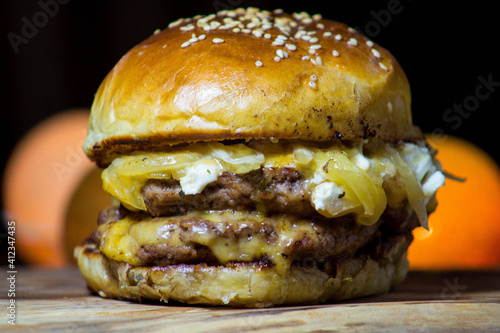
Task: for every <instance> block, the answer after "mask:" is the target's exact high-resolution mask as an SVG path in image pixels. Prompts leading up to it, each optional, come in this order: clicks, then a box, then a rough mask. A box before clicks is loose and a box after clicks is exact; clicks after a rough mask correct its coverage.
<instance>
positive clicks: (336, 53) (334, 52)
mask: <svg viewBox="0 0 500 333" xmlns="http://www.w3.org/2000/svg"><path fill="white" fill-rule="evenodd" d="M332 54H333V56H334V57H338V56H339V55H340V54H339V52H338V51H337V50H333V51H332Z"/></svg>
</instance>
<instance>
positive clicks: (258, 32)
mask: <svg viewBox="0 0 500 333" xmlns="http://www.w3.org/2000/svg"><path fill="white" fill-rule="evenodd" d="M252 34H253V35H254V36H255V37H262V35H263V34H264V31H262V30H257V29H256V30H252Z"/></svg>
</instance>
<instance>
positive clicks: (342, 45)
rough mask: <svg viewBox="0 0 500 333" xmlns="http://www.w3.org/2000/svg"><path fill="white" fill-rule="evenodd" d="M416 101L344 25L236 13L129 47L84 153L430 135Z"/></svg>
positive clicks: (93, 120) (103, 155) (99, 100)
mask: <svg viewBox="0 0 500 333" xmlns="http://www.w3.org/2000/svg"><path fill="white" fill-rule="evenodd" d="M231 20H232V23H231ZM235 20H238V21H239V23H238V22H236V23H235V22H234V21H235ZM252 20H253V21H252ZM214 22H219V23H214ZM252 22H253V24H252ZM266 22H270V23H269V26H271V27H269V26H268V25H267V24H268V23H266ZM207 26H208V27H207ZM245 29H248V30H245ZM302 30H303V31H304V33H302V34H301V33H300V32H299V31H302ZM259 31H260V32H259ZM308 32H309V34H308ZM297 33H299V34H297ZM193 34H194V36H195V37H196V38H198V40H197V41H194V40H192V42H191V43H190V44H189V45H188V44H186V42H188V41H189V40H190V39H191V38H193ZM266 34H270V35H266ZM201 35H204V36H205V38H204V39H202V40H200V39H199V37H200V36H201ZM279 35H282V36H285V37H286V38H287V39H286V40H285V41H284V42H283V45H273V44H281V42H279V41H276V40H277V39H278V40H279V37H278V36H279ZM305 36H308V37H305ZM337 36H340V37H337ZM266 37H269V38H266ZM217 38H219V39H221V40H223V42H222V43H216V42H217ZM314 38H317V40H314ZM339 38H341V39H340V40H338V39H339ZM214 39H215V40H214ZM291 45H293V46H291ZM315 45H316V46H315ZM311 46H312V48H311ZM315 48H316V49H315ZM279 50H281V51H279ZM282 51H284V52H286V54H284V53H282ZM337 52H338V56H337ZM334 53H335V55H334ZM282 57H283V58H282ZM303 57H306V58H304V59H305V60H303ZM307 57H309V59H307ZM318 57H319V58H318ZM275 58H276V60H279V61H276V60H275ZM260 64H262V66H258V65H260ZM313 75H315V77H314V76H313ZM311 76H313V77H312V78H311ZM314 80H315V81H314ZM310 82H313V83H310ZM314 85H315V87H314ZM410 99H411V98H410V88H409V84H408V81H407V78H406V76H405V74H404V72H403V70H402V69H401V67H400V65H399V64H398V63H397V61H396V60H395V59H394V57H393V56H392V55H391V54H390V53H389V52H388V51H386V50H385V49H383V48H382V47H380V46H378V45H374V44H372V43H371V42H370V41H368V40H367V39H366V38H365V37H363V36H362V35H360V34H359V33H358V32H355V31H354V30H352V29H350V28H348V27H347V26H346V25H345V24H342V23H338V22H334V21H330V20H326V19H321V18H319V17H316V16H315V17H309V16H307V15H306V14H295V15H288V14H277V15H274V14H271V13H269V12H266V11H258V10H256V9H252V8H250V9H248V10H246V11H244V10H242V9H239V10H236V11H231V12H224V13H219V14H218V16H217V17H215V18H211V19H210V17H208V18H207V17H200V18H196V19H187V20H183V21H179V22H176V23H174V24H173V25H172V26H171V27H170V28H167V29H165V30H163V31H161V32H159V33H157V34H154V35H152V36H151V37H150V38H148V39H147V40H145V41H144V42H142V43H141V44H139V45H137V46H136V47H134V48H133V49H131V50H130V51H129V52H128V53H127V54H126V55H125V56H124V57H123V58H122V59H121V60H120V61H119V62H118V63H117V65H116V66H115V67H114V68H113V70H112V71H111V72H110V73H109V74H108V76H107V77H106V78H105V80H104V81H103V83H102V84H101V86H100V87H99V89H98V91H97V94H96V97H95V100H94V103H93V105H92V112H91V116H90V121H89V132H88V137H87V140H86V141H85V144H84V150H85V152H86V153H87V154H88V155H89V156H90V157H91V158H92V159H94V160H96V161H97V163H98V164H100V165H102V166H105V165H107V164H109V162H110V161H111V160H112V159H113V158H114V157H115V156H116V155H119V154H123V153H127V152H130V151H132V150H137V149H140V150H142V149H148V150H149V149H155V148H156V149H161V148H164V147H167V146H169V145H173V144H177V143H181V142H195V141H206V140H225V139H271V138H276V139H302V140H315V141H321V140H331V139H335V138H341V139H356V138H361V137H375V138H380V139H383V140H388V141H396V140H413V139H421V138H422V134H421V132H420V131H419V129H418V128H416V127H414V126H413V125H412V120H411V111H410V103H411V100H410Z"/></svg>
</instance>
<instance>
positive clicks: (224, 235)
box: [93, 204, 418, 266]
mask: <svg viewBox="0 0 500 333" xmlns="http://www.w3.org/2000/svg"><path fill="white" fill-rule="evenodd" d="M220 214H222V215H221V216H220V218H215V219H208V218H206V217H203V216H198V215H193V214H187V215H184V216H175V217H150V216H149V217H147V216H146V214H144V213H132V212H129V211H128V210H126V209H124V208H123V207H121V208H118V207H110V208H108V209H105V210H103V211H102V213H101V216H100V223H101V224H100V226H99V228H98V229H97V231H96V232H95V233H94V235H93V241H94V242H95V243H97V244H98V245H99V248H101V250H102V249H103V248H110V247H109V244H107V242H109V240H110V239H113V237H115V236H113V234H114V233H118V234H119V237H120V238H123V237H127V240H126V244H127V246H126V249H125V250H126V251H130V255H129V256H127V257H128V258H133V260H134V261H133V262H131V264H133V265H135V266H137V265H160V266H165V265H175V264H197V263H206V264H209V265H219V264H228V263H229V262H240V261H246V262H264V263H269V264H276V263H277V262H278V259H279V260H283V259H285V260H287V261H288V262H289V263H290V264H292V263H294V262H295V263H296V262H307V261H308V260H312V261H313V262H318V263H324V262H329V261H332V260H334V261H338V260H341V259H342V258H351V257H355V256H360V255H368V256H370V257H371V258H372V259H377V260H383V257H384V253H386V252H387V251H388V250H389V249H390V248H391V246H392V245H393V244H394V242H400V241H401V240H402V239H405V240H407V241H408V244H409V243H410V241H411V239H412V236H411V230H412V229H413V228H414V227H416V226H417V225H418V220H417V218H416V215H415V214H414V212H413V211H412V209H411V208H410V207H409V205H408V204H407V205H406V206H405V207H404V208H402V209H390V208H388V209H386V211H385V212H384V214H383V215H382V217H381V219H380V221H379V222H378V223H376V224H374V225H372V226H363V225H360V224H358V223H357V222H356V220H355V217H354V216H353V215H350V214H349V215H346V216H342V217H338V218H335V219H328V218H324V217H318V218H313V219H299V218H295V217H290V216H284V215H276V216H273V217H255V215H253V214H242V213H240V214H236V215H234V212H226V214H228V215H223V214H224V213H220ZM227 216H232V217H231V218H228V219H226V217H227ZM125 218H127V219H126V220H127V221H129V222H128V224H126V227H125V228H124V227H123V226H122V227H120V228H119V229H118V230H119V231H118V232H116V231H113V230H114V229H113V228H114V225H115V224H118V223H123V222H122V220H123V219H125ZM145 228H148V229H145ZM124 230H126V231H125V232H124ZM151 234H154V236H153V237H147V238H145V237H144V235H151ZM252 242H253V243H252ZM116 247H117V246H112V247H111V248H116ZM118 247H119V246H118ZM121 248H122V249H124V248H125V246H124V247H121ZM221 249H222V252H221ZM249 249H250V250H249ZM238 251H240V252H238ZM278 257H279V258H278ZM110 259H115V258H113V257H112V256H111V258H110ZM115 260H116V259H115Z"/></svg>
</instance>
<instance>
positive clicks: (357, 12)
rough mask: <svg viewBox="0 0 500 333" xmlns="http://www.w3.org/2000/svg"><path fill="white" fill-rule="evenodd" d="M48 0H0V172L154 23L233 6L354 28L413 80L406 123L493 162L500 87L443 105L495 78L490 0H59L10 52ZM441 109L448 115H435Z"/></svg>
mask: <svg viewBox="0 0 500 333" xmlns="http://www.w3.org/2000/svg"><path fill="white" fill-rule="evenodd" d="M55 1H56V0H41V1H20V0H7V1H6V0H3V1H2V7H3V10H2V11H1V14H0V15H1V16H3V17H0V24H1V29H2V30H1V31H2V33H1V37H0V38H1V40H2V43H1V47H2V57H1V62H0V68H1V70H0V73H1V76H0V80H1V84H2V85H1V87H2V89H0V112H1V116H0V119H1V121H0V124H1V129H2V141H1V145H0V146H1V155H0V156H1V160H0V172H2V174H3V170H4V165H5V163H6V161H7V158H8V156H9V154H10V153H11V151H12V149H13V147H14V146H15V144H16V143H17V142H18V141H19V140H20V139H21V138H22V136H23V135H24V134H25V133H26V132H27V131H28V130H29V129H31V128H32V127H33V126H34V125H35V124H37V123H38V122H40V121H41V120H43V119H46V118H47V117H49V116H50V115H52V114H55V113H57V112H60V111H63V110H66V109H70V108H78V107H84V108H89V107H90V105H91V103H92V99H93V96H94V93H95V91H96V90H97V87H98V86H99V84H100V82H101V81H102V79H103V78H104V76H105V75H106V74H107V72H108V71H109V70H110V69H111V68H112V67H113V65H114V64H115V63H116V62H117V61H118V60H119V59H120V57H121V56H122V55H123V54H125V53H126V52H127V51H128V50H129V49H130V48H131V47H133V46H134V45H135V44H137V43H139V42H141V41H142V40H143V39H145V38H146V37H148V36H149V35H151V34H152V33H153V31H154V30H156V29H157V28H165V27H166V26H167V25H168V23H170V22H172V21H174V20H176V19H178V18H180V17H192V16H194V15H196V14H210V13H213V12H216V11H217V10H220V9H224V8H227V9H231V8H236V7H240V6H242V7H247V6H257V7H259V8H261V9H269V10H273V9H275V8H282V9H284V10H285V11H287V12H299V11H306V12H308V13H310V14H311V15H312V14H315V13H321V14H322V15H323V17H324V18H328V19H334V20H338V21H343V22H345V23H347V24H349V25H350V26H352V27H356V28H358V30H360V31H362V32H364V33H365V34H367V35H369V36H370V37H371V38H372V39H373V40H374V41H375V42H377V43H378V44H380V45H382V46H383V47H385V48H387V49H389V50H390V51H391V52H392V53H393V55H394V56H395V57H396V58H397V59H398V61H399V62H400V64H401V65H402V67H403V69H404V70H405V72H406V74H407V76H408V78H409V81H410V84H411V87H412V96H413V114H414V122H415V123H416V124H417V125H419V126H420V127H421V128H422V129H423V131H424V132H432V131H434V130H435V129H441V130H443V131H444V132H445V133H447V134H452V135H456V136H459V137H462V138H465V139H467V140H470V141H472V142H473V143H475V144H477V145H478V146H480V147H482V148H483V149H485V150H486V151H487V152H488V153H489V154H490V155H492V156H493V158H494V159H495V160H496V161H497V162H499V161H500V154H499V149H498V148H497V144H498V141H499V140H498V133H499V132H500V128H499V126H498V124H499V118H498V115H497V113H498V114H500V109H499V108H498V106H499V103H498V101H499V96H500V87H491V89H495V90H496V91H491V92H490V96H489V97H488V98H486V99H484V100H482V101H480V102H479V104H478V105H476V106H474V111H473V112H470V113H468V114H466V115H465V116H459V115H457V114H453V113H449V112H450V111H447V110H449V109H453V108H454V105H459V104H463V103H464V101H469V102H470V101H473V100H474V97H473V96H474V95H475V93H476V88H477V87H478V85H479V84H480V81H479V79H478V77H480V76H481V77H483V78H485V79H488V77H490V80H492V81H495V82H499V85H500V71H499V66H498V59H499V51H498V49H499V45H498V32H499V30H500V29H499V23H498V14H497V11H496V7H493V6H494V2H486V1H474V2H453V5H444V4H439V5H437V4H436V2H431V1H427V2H425V1H411V0H400V1H396V0H386V1H365V2H361V1H358V2H354V1H352V2H350V1H328V2H326V1H325V2H321V1H301V2H298V1H270V0H268V1H250V0H215V1H213V0H208V1H190V0H182V1H181V0H175V1H159V0H149V1H128V0H122V1H107V0H104V1H103V0H101V1H78V0H72V1H68V0H64V1H63V0H59V2H57V4H58V5H57V13H54V12H55V11H56V9H55V7H54V6H52V7H51V9H50V10H52V11H53V13H52V14H53V15H50V17H49V16H48V15H47V17H48V20H46V22H43V20H42V22H41V23H43V24H41V26H40V27H39V28H37V29H38V31H37V32H36V34H35V33H33V32H32V33H33V34H34V36H31V37H30V38H26V40H24V41H25V42H26V43H21V44H19V45H18V46H17V48H18V50H17V52H16V50H15V47H14V46H13V45H12V42H11V41H10V40H9V36H11V38H12V36H13V34H16V35H17V36H20V37H23V26H24V25H25V24H26V23H25V22H26V21H29V22H31V23H33V22H34V20H35V19H37V18H38V19H40V17H41V16H40V14H39V13H38V12H40V11H43V10H44V9H43V6H44V5H43V4H47V6H48V4H49V3H55ZM391 11H392V13H391ZM37 13H38V14H37ZM37 15H38V16H37ZM9 34H10V35H9ZM481 92H483V93H486V92H487V90H484V89H483V90H481ZM447 112H448V113H447ZM446 114H448V115H449V116H453V117H455V118H453V119H454V120H450V119H447V118H446V119H445V118H443V116H444V115H446ZM466 116H467V118H465V117H466ZM457 117H458V119H457ZM458 120H460V121H461V123H460V124H458V122H457V121H458ZM0 185H1V183H0ZM0 232H4V230H2V229H0ZM0 243H1V244H0V246H1V249H2V253H3V252H4V251H5V250H3V249H4V247H5V243H6V242H5V240H4V239H2V238H0ZM2 258H5V256H2ZM2 263H3V262H2ZM2 263H0V264H2ZM18 263H19V262H18Z"/></svg>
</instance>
